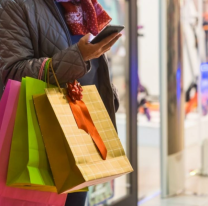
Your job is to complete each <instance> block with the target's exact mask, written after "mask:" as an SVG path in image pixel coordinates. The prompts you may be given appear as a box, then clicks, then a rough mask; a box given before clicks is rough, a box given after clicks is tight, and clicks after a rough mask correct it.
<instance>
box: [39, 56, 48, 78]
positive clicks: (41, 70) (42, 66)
mask: <svg viewBox="0 0 208 206" xmlns="http://www.w3.org/2000/svg"><path fill="white" fill-rule="evenodd" d="M48 59H49V58H45V59H44V60H43V63H42V64H41V67H40V71H39V74H38V79H39V80H41V78H42V75H43V69H44V67H45V64H46V62H47V61H48Z"/></svg>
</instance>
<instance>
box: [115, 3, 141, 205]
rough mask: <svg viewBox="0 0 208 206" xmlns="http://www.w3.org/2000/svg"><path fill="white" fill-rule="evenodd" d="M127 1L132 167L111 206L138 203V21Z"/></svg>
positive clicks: (127, 76) (128, 123) (129, 135)
mask: <svg viewBox="0 0 208 206" xmlns="http://www.w3.org/2000/svg"><path fill="white" fill-rule="evenodd" d="M126 1H127V2H128V22H127V23H128V28H126V30H128V31H127V32H128V35H127V37H128V40H127V41H128V44H127V55H128V57H127V59H128V68H129V70H128V71H127V75H126V86H127V88H128V89H127V97H128V104H127V105H128V106H127V119H126V120H127V121H126V122H127V134H126V135H127V137H129V138H127V141H128V144H127V148H128V149H127V150H128V157H129V160H130V162H131V164H132V167H133V169H134V172H132V173H131V174H129V185H130V188H129V194H128V195H127V196H125V197H124V198H123V199H120V200H119V201H118V202H115V203H113V204H112V206H127V205H131V206H137V205H138V160H137V159H138V142H137V138H138V137H137V113H138V112H137V111H138V109H137V93H138V23H137V0H126Z"/></svg>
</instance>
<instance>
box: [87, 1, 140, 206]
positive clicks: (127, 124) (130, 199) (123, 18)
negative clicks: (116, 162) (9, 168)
mask: <svg viewBox="0 0 208 206" xmlns="http://www.w3.org/2000/svg"><path fill="white" fill-rule="evenodd" d="M99 3H100V4H101V5H102V6H103V7H104V9H105V10H106V11H107V12H108V13H109V14H110V16H111V17H112V19H113V20H112V22H111V24H113V25H124V26H125V29H124V30H123V31H122V34H123V36H122V37H121V39H120V40H119V41H118V42H117V43H116V44H115V45H114V46H113V47H112V49H111V51H110V52H109V53H107V57H108V61H109V65H110V77H111V80H112V83H113V84H114V85H115V86H116V88H117V89H118V93H119V98H120V107H119V110H118V111H117V113H116V121H117V130H118V136H119V138H120V140H121V143H122V145H123V147H124V149H125V151H126V154H127V156H128V158H129V160H130V162H131V164H132V166H133V168H134V172H133V173H131V174H129V175H126V176H122V177H120V178H117V179H115V180H114V181H112V182H110V183H106V184H102V185H97V186H93V187H91V188H90V191H89V195H88V204H87V205H88V206H95V205H103V206H104V205H105V206H106V205H112V206H117V205H119V206H126V205H127V204H128V205H131V206H136V205H137V184H138V181H137V82H138V76H137V75H138V74H137V71H138V62H137V59H138V56H137V4H136V0H129V1H126V0H114V1H112V0H99Z"/></svg>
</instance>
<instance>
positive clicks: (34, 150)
mask: <svg viewBox="0 0 208 206" xmlns="http://www.w3.org/2000/svg"><path fill="white" fill-rule="evenodd" d="M45 87H46V83H45V82H43V81H41V80H38V79H34V78H30V77H26V78H22V83H21V91H20V96H19V101H18V108H17V115H16V120H15V126H14V133H13V138H12V145H11V152H10V160H9V168H8V175H7V185H9V186H12V187H18V188H25V189H32V190H39V191H49V192H56V187H55V185H54V181H53V176H52V173H51V169H50V166H49V163H48V159H47V155H46V151H45V146H44V143H43V139H42V135H41V132H40V128H39V125H38V122H37V118H36V114H35V110H34V105H33V102H32V95H34V94H41V93H44V88H45Z"/></svg>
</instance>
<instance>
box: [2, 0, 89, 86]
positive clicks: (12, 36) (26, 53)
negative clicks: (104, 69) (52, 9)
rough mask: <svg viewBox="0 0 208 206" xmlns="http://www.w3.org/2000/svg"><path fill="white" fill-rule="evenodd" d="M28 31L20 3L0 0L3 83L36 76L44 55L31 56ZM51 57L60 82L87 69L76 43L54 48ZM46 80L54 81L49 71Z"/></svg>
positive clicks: (73, 77)
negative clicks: (54, 50)
mask: <svg viewBox="0 0 208 206" xmlns="http://www.w3.org/2000/svg"><path fill="white" fill-rule="evenodd" d="M30 32H31V31H29V29H28V26H27V19H26V16H25V14H24V11H23V9H22V7H21V5H19V4H18V3H16V1H13V0H0V78H1V80H2V83H3V84H4V85H5V84H6V82H7V80H8V79H14V80H18V81H21V79H22V77H25V76H29V77H33V78H37V77H38V73H39V69H40V66H41V64H42V62H43V60H44V59H45V58H35V55H34V49H33V45H32V41H31V34H30ZM50 58H51V57H50ZM52 59H53V67H54V70H55V73H56V75H57V78H58V80H59V83H60V84H64V83H66V82H69V81H72V80H74V79H78V78H80V77H82V76H83V75H84V74H85V73H86V72H87V71H88V69H87V66H86V64H85V62H84V60H83V58H82V55H81V53H80V51H79V48H78V46H77V45H73V46H70V47H69V48H67V49H66V50H63V51H60V52H58V53H57V54H55V55H54V56H53V57H52ZM50 82H51V83H55V81H54V78H53V76H52V74H51V75H50Z"/></svg>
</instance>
